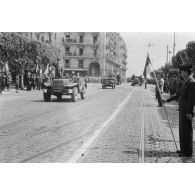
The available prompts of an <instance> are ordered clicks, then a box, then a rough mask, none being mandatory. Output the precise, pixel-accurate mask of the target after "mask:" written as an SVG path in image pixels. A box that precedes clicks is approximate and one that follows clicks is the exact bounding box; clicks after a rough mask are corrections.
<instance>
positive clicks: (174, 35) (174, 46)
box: [173, 32, 175, 56]
mask: <svg viewBox="0 0 195 195" xmlns="http://www.w3.org/2000/svg"><path fill="white" fill-rule="evenodd" d="M173 56H175V32H174V37H173Z"/></svg>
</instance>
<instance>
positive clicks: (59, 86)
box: [43, 77, 87, 102]
mask: <svg viewBox="0 0 195 195" xmlns="http://www.w3.org/2000/svg"><path fill="white" fill-rule="evenodd" d="M43 87H44V88H43V98H44V100H45V102H49V101H50V100H51V95H54V96H56V97H57V99H58V100H61V99H62V96H63V95H68V96H70V97H71V100H72V102H76V101H77V99H78V94H80V96H81V99H85V97H86V88H87V83H86V82H85V79H84V78H82V77H80V78H71V79H67V78H54V79H53V80H52V81H49V80H48V81H46V82H45V83H44V84H43Z"/></svg>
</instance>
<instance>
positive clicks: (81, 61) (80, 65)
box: [79, 60, 83, 68]
mask: <svg viewBox="0 0 195 195" xmlns="http://www.w3.org/2000/svg"><path fill="white" fill-rule="evenodd" d="M79 68H83V60H79Z"/></svg>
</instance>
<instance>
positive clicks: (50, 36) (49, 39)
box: [48, 33, 51, 43]
mask: <svg viewBox="0 0 195 195" xmlns="http://www.w3.org/2000/svg"><path fill="white" fill-rule="evenodd" d="M48 35H49V43H51V33H49V34H48Z"/></svg>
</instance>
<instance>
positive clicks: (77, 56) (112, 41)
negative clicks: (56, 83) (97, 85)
mask: <svg viewBox="0 0 195 195" xmlns="http://www.w3.org/2000/svg"><path fill="white" fill-rule="evenodd" d="M23 35H25V36H27V37H29V38H30V39H33V40H39V41H43V42H47V43H49V44H53V45H54V46H56V47H58V48H60V49H61V50H62V53H63V57H62V59H61V63H62V65H63V68H64V74H66V73H71V72H72V71H75V72H79V73H80V74H81V75H83V76H91V77H102V76H106V75H109V74H120V75H121V77H122V79H125V77H126V70H127V67H126V65H127V62H126V60H127V49H126V44H125V42H124V40H123V38H122V37H121V36H120V33H116V32H35V33H32V32H28V33H23Z"/></svg>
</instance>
